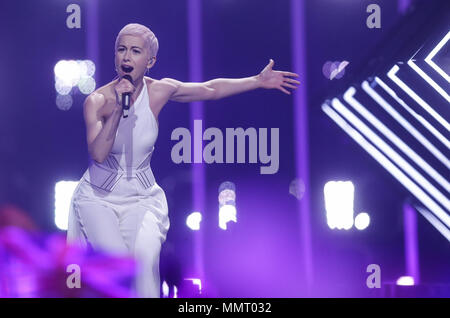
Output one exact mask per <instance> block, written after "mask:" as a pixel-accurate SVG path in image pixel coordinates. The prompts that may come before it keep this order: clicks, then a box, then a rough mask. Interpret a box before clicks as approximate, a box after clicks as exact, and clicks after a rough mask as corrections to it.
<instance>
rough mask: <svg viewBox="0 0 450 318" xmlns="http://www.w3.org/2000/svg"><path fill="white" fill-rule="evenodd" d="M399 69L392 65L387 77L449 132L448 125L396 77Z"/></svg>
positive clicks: (449, 127)
mask: <svg viewBox="0 0 450 318" xmlns="http://www.w3.org/2000/svg"><path fill="white" fill-rule="evenodd" d="M399 69H400V68H399V67H398V65H394V67H392V68H391V70H390V71H389V72H388V74H387V75H388V77H389V78H390V79H391V80H393V81H394V83H395V84H397V85H398V86H399V87H400V88H401V89H403V90H404V91H405V92H406V93H407V94H408V95H409V96H410V97H411V98H412V99H414V100H415V101H416V103H417V104H419V105H420V106H422V108H423V109H425V110H426V111H427V112H428V113H429V114H430V115H431V116H433V117H434V118H435V119H436V120H437V121H438V122H439V123H440V124H441V125H442V126H444V128H446V129H447V130H448V131H450V124H449V123H448V122H447V121H446V120H445V119H444V118H442V117H441V115H439V114H438V113H437V112H436V111H435V110H434V109H433V108H432V107H431V106H430V105H428V104H427V102H425V101H424V100H423V99H422V98H420V96H419V95H417V94H416V93H415V92H414V91H413V90H412V89H411V88H409V87H408V85H406V84H405V83H404V82H403V81H402V80H401V79H400V78H399V77H398V76H397V75H396V73H397V72H398V70H399Z"/></svg>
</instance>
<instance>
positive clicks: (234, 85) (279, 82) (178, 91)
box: [163, 59, 300, 102]
mask: <svg viewBox="0 0 450 318" xmlns="http://www.w3.org/2000/svg"><path fill="white" fill-rule="evenodd" d="M273 65H274V61H273V60H272V59H271V60H270V62H269V64H267V66H266V67H265V68H264V69H263V70H262V71H261V73H259V74H258V75H255V76H251V77H245V78H236V79H235V78H217V79H213V80H210V81H207V82H203V83H183V82H180V81H177V80H174V79H171V78H164V79H163V81H166V82H169V83H170V84H172V85H173V87H174V89H173V92H172V95H171V97H170V100H173V101H177V102H192V101H198V100H210V99H220V98H224V97H227V96H231V95H235V94H239V93H243V92H246V91H250V90H253V89H256V88H266V89H271V88H276V89H279V90H281V91H282V92H284V93H286V94H291V93H290V92H289V91H288V90H287V89H286V88H292V89H296V88H297V86H295V84H297V85H298V84H300V82H299V81H296V80H294V79H292V78H290V77H298V75H297V74H295V73H291V72H282V71H274V70H273V69H272V67H273Z"/></svg>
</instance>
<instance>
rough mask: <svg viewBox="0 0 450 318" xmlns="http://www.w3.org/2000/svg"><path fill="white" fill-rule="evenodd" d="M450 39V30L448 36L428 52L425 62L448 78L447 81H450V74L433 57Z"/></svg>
mask: <svg viewBox="0 0 450 318" xmlns="http://www.w3.org/2000/svg"><path fill="white" fill-rule="evenodd" d="M449 39H450V31H449V32H448V33H447V35H446V36H444V38H443V39H442V40H441V41H440V42H439V43H438V45H436V47H435V48H434V49H433V50H432V51H431V52H430V54H428V56H427V57H426V58H425V62H427V63H428V65H430V66H431V67H432V68H433V69H434V70H435V71H436V72H438V73H439V74H440V75H441V76H442V77H443V78H445V79H446V80H447V82H449V83H450V76H449V75H448V74H447V73H446V72H444V70H442V69H441V68H440V67H439V66H438V65H437V64H436V63H434V62H433V57H434V56H435V55H436V54H437V53H438V52H439V51H440V50H441V49H442V47H443V46H444V45H445V44H446V43H447V42H448V40H449Z"/></svg>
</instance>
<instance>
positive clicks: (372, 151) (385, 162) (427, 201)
mask: <svg viewBox="0 0 450 318" xmlns="http://www.w3.org/2000/svg"><path fill="white" fill-rule="evenodd" d="M322 110H323V111H324V112H325V113H326V114H327V115H328V116H329V117H330V118H331V119H332V120H333V121H334V122H335V123H336V124H337V125H338V126H339V127H341V128H342V130H344V131H345V132H346V133H347V134H348V135H349V136H350V137H351V138H352V139H353V140H355V141H356V142H357V143H358V144H359V145H360V146H361V147H362V148H363V149H364V150H365V151H367V153H368V154H369V155H371V156H372V157H373V158H374V159H375V160H376V161H377V162H378V163H379V164H380V165H381V166H382V167H384V168H385V169H386V170H387V171H388V172H389V173H390V174H391V175H392V176H393V177H394V178H396V179H397V180H398V181H399V182H400V183H401V184H402V185H403V186H404V187H405V188H406V189H407V190H408V191H410V192H411V193H412V194H413V195H414V196H415V197H416V198H417V199H419V200H420V201H421V202H422V203H423V204H424V205H425V206H426V207H428V208H429V209H430V210H431V211H433V212H434V213H435V214H440V215H444V216H446V217H444V219H443V220H442V222H444V223H446V225H447V226H448V227H450V224H449V223H450V222H448V220H446V219H448V215H447V214H446V213H445V212H444V211H443V210H442V209H441V208H440V207H439V206H438V205H437V204H436V203H435V202H434V201H433V200H432V199H431V198H430V197H429V196H428V195H427V194H426V193H425V192H423V190H422V189H421V188H420V187H418V186H417V184H415V183H414V182H413V181H411V179H409V178H408V177H407V176H406V175H405V174H404V173H403V172H402V171H401V170H400V169H399V168H398V167H397V166H395V165H394V164H393V163H392V162H391V161H390V160H389V159H388V158H386V156H384V155H383V154H382V153H381V152H380V151H379V150H378V149H377V148H375V147H374V146H373V145H372V144H370V143H369V142H368V141H367V140H366V139H365V138H364V137H363V136H362V135H361V134H360V133H359V132H358V131H357V130H356V129H354V128H353V127H352V126H350V125H349V124H348V123H347V122H346V121H345V120H344V119H343V118H342V117H341V116H340V115H339V114H338V113H337V112H336V111H335V110H333V109H332V108H331V107H330V106H329V105H327V104H323V105H322ZM436 211H437V213H436Z"/></svg>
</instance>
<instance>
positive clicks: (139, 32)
mask: <svg viewBox="0 0 450 318" xmlns="http://www.w3.org/2000/svg"><path fill="white" fill-rule="evenodd" d="M122 35H134V36H140V37H142V38H143V39H144V42H145V48H146V49H147V52H149V54H150V58H152V57H153V56H156V54H157V53H158V48H159V44H158V39H157V38H156V36H155V34H154V33H153V32H152V31H151V30H150V29H149V28H147V27H146V26H145V25H142V24H138V23H130V24H127V25H126V26H124V27H123V28H122V30H120V32H119V34H117V37H116V43H115V46H114V49H115V50H117V46H118V45H119V38H120V37H121V36H122Z"/></svg>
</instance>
